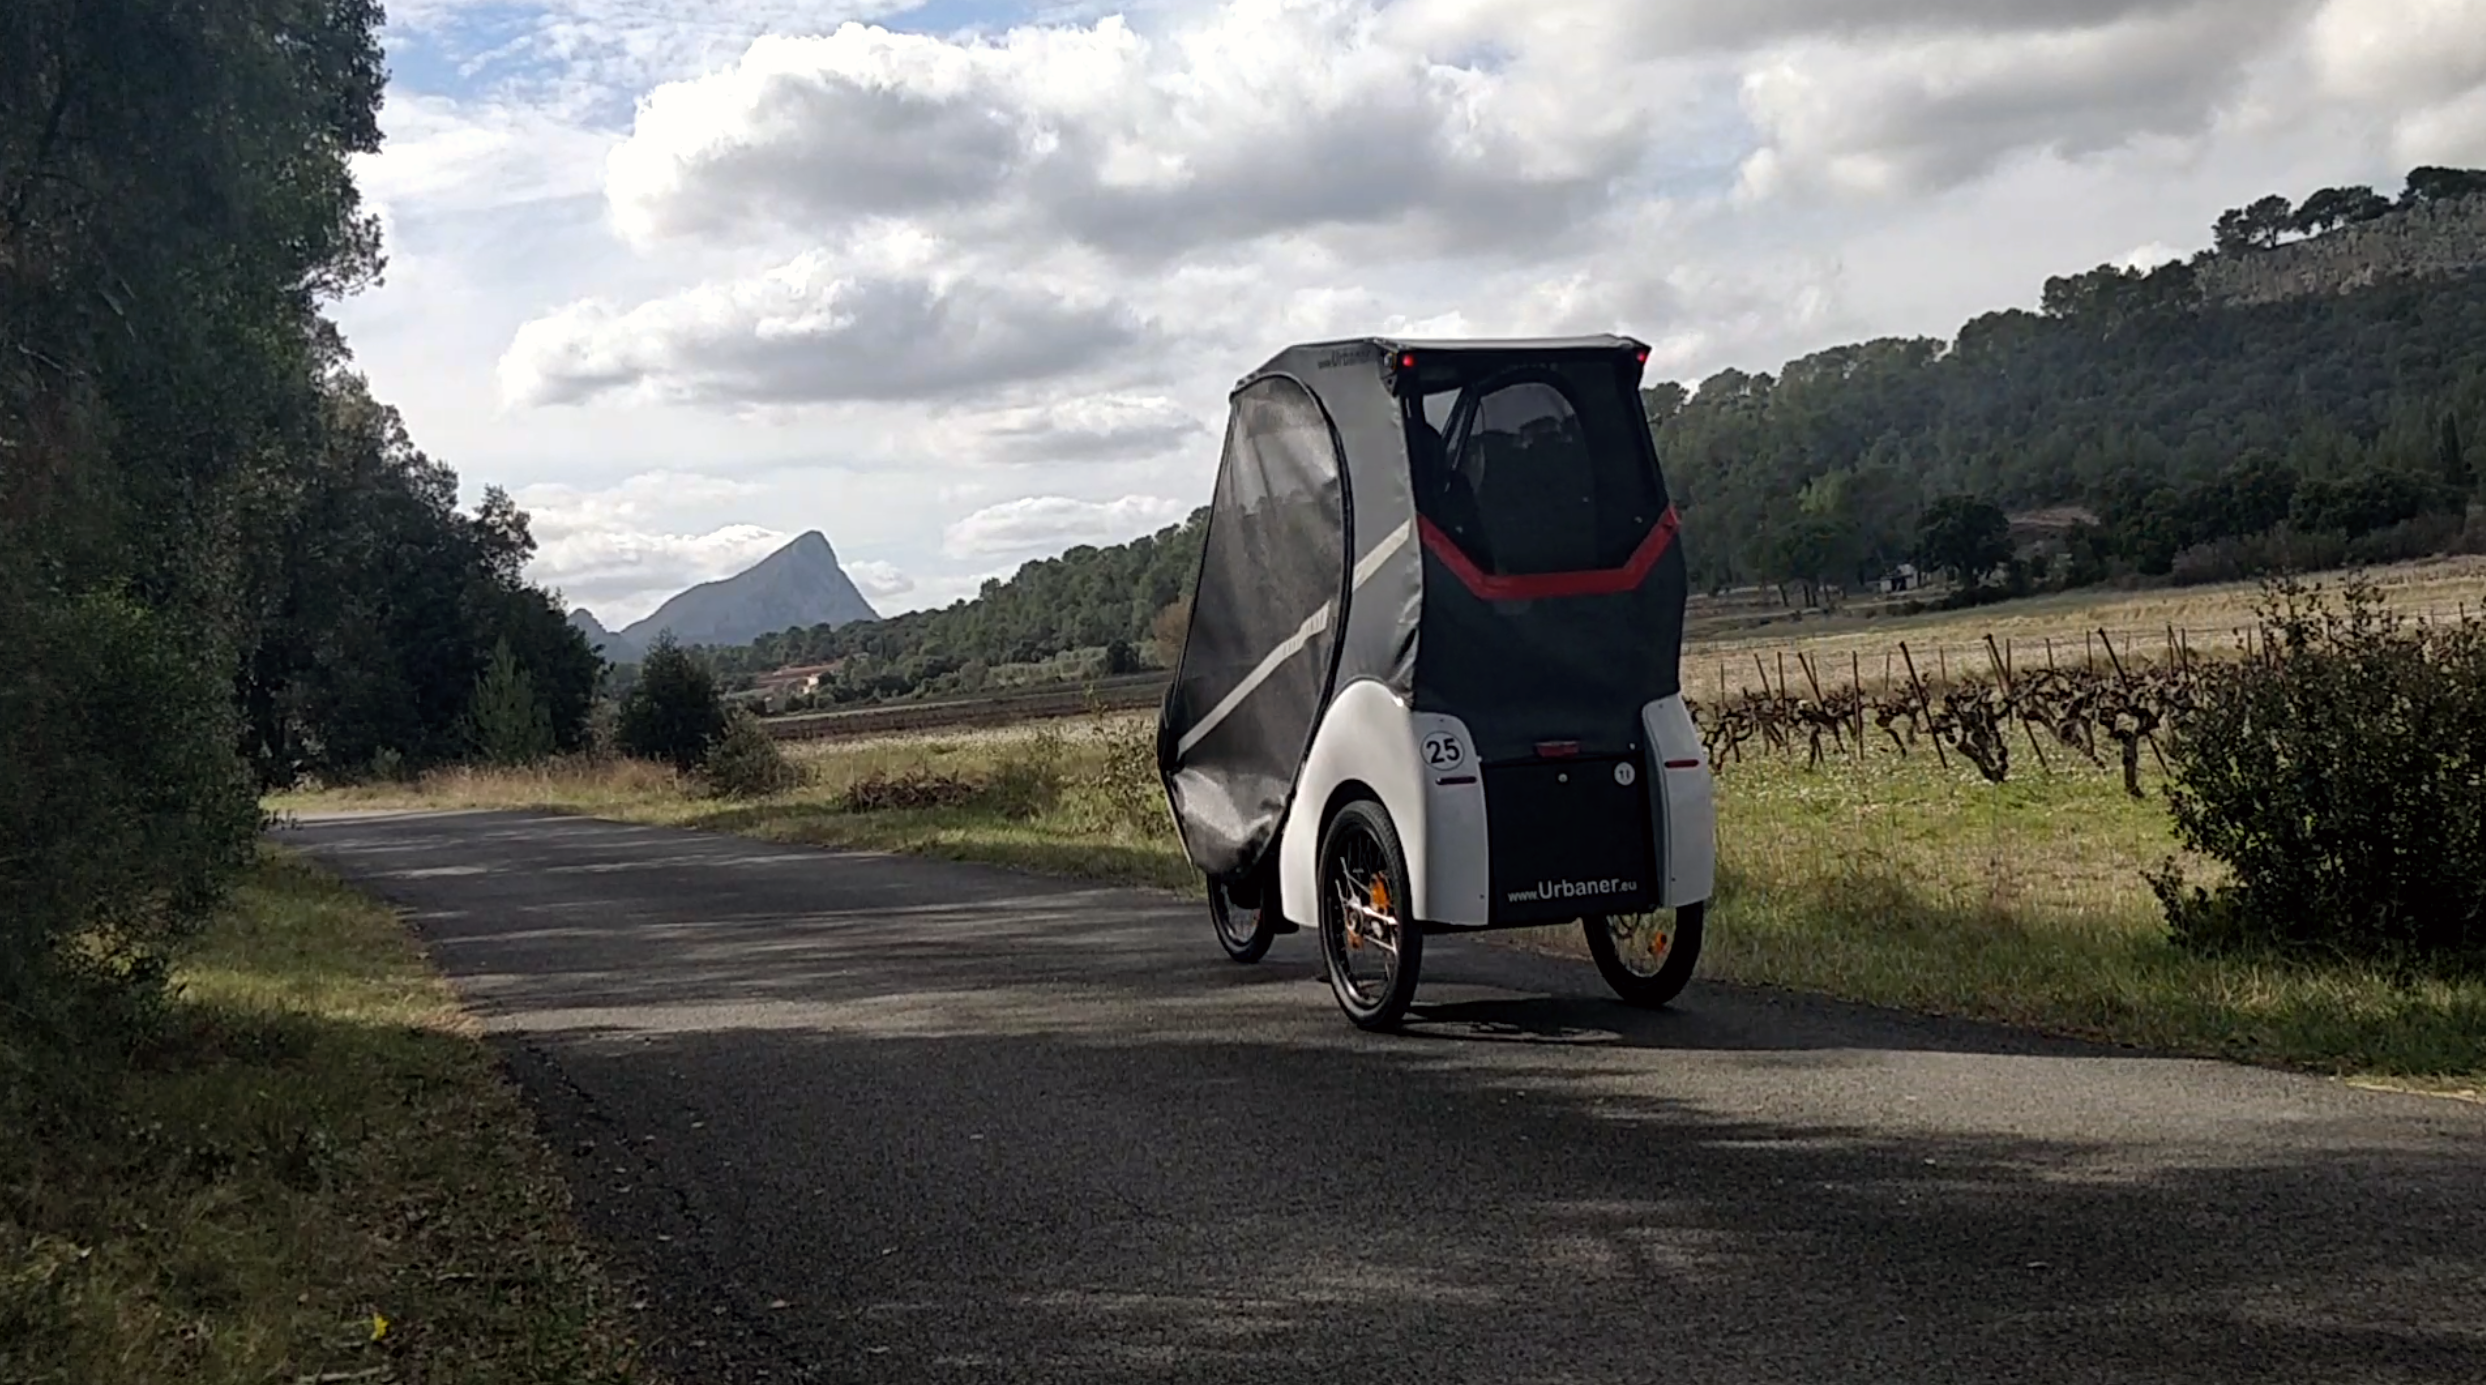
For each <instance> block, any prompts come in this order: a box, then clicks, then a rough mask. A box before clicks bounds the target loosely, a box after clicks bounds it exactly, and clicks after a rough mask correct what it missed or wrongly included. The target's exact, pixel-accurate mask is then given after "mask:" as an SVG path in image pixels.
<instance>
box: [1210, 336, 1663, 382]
mask: <svg viewBox="0 0 2486 1385" xmlns="http://www.w3.org/2000/svg"><path fill="white" fill-rule="evenodd" d="M1647 345H1648V343H1646V342H1643V341H1640V340H1639V339H1637V338H1634V337H1624V336H1616V335H1614V334H1613V333H1610V332H1609V333H1602V334H1599V335H1595V336H1581V337H1395V336H1362V337H1338V338H1335V339H1332V340H1327V341H1304V342H1297V343H1295V344H1294V345H1292V346H1289V347H1287V348H1286V349H1285V350H1283V351H1280V352H1278V353H1277V354H1276V355H1274V356H1271V357H1270V358H1269V359H1268V360H1267V361H1266V362H1264V363H1263V364H1262V365H1261V367H1260V369H1259V370H1256V371H1254V372H1252V374H1253V375H1254V376H1257V375H1261V374H1265V373H1267V372H1269V371H1272V370H1276V369H1278V368H1279V367H1280V366H1281V364H1282V363H1284V362H1285V361H1286V359H1287V358H1288V357H1290V356H1294V355H1297V354H1299V353H1302V352H1307V351H1323V350H1335V349H1336V348H1338V347H1341V346H1369V347H1374V348H1377V349H1378V350H1379V351H1381V352H1382V353H1384V354H1390V353H1396V352H1400V351H1417V352H1432V353H1434V354H1437V355H1438V354H1443V353H1449V354H1454V355H1467V354H1485V353H1495V354H1507V353H1512V352H1520V353H1543V354H1549V355H1550V354H1554V353H1558V352H1566V351H1620V350H1627V349H1632V348H1638V347H1645V346H1647ZM1245 378H1246V379H1249V378H1251V377H1250V376H1247V377H1245Z"/></svg>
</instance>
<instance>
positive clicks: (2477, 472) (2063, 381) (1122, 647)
mask: <svg viewBox="0 0 2486 1385" xmlns="http://www.w3.org/2000/svg"><path fill="white" fill-rule="evenodd" d="M2213 236H2214V238H2215V241H2216V245H2215V247H2214V248H2212V249H2210V250H2206V251H2204V252H2202V253H2201V254H2200V255H2198V256H2195V257H2193V258H2192V259H2191V260H2189V261H2184V262H2179V263H2175V264H2170V265H2166V266H2163V267H2161V268H2159V269H2157V270H2154V271H2150V272H2147V273H2143V272H2138V271H2132V270H2124V269H2118V268H2113V267H2101V268H2099V269H2096V270H2092V271H2089V272H2087V273H2083V274H2074V275H2069V276H2065V277H2060V278H2057V279H2054V280H2051V281H2049V282H2048V283H2047V284H2046V285H2045V286H2044V292H2043V295H2042V297H2041V305H2040V308H2039V310H2038V311H2035V312H2031V311H2027V310H2023V309H2011V310H2005V311H2000V312H1995V313H1990V314H1987V315H1985V316H1983V317H1980V318H1978V319H1976V320H1975V321H1972V322H1970V323H1968V324H1966V325H1965V326H1964V327H1963V328H1962V329H1961V330H1960V332H1959V334H1958V336H1957V337H1956V338H1955V339H1952V340H1947V341H1945V340H1935V339H1906V340H1902V339H1885V340H1880V341H1872V342H1864V343H1859V344H1855V345H1850V346H1842V347H1836V348H1833V349H1830V350H1826V351H1822V352H1817V353H1815V354H1813V355H1810V356H1807V357H1804V358H1802V359H1800V360H1796V361H1792V362H1789V363H1788V364H1787V365H1786V366H1785V367H1784V368H1783V369H1782V370H1781V371H1780V372H1779V373H1778V374H1776V375H1774V376H1773V375H1769V374H1748V373H1745V372H1742V371H1737V370H1726V371H1721V372H1718V373H1717V374H1715V375H1713V376H1711V377H1710V378H1708V379H1707V380H1705V381H1702V382H1701V383H1700V384H1699V386H1698V388H1697V390H1695V389H1693V388H1692V387H1690V386H1687V385H1685V384H1682V383H1676V382H1659V383H1655V384H1652V385H1651V386H1650V387H1649V389H1648V390H1647V392H1646V395H1645V402H1646V405H1647V409H1648V414H1649V419H1650V427H1651V429H1652V431H1653V433H1654V435H1655V437H1656V439H1657V442H1658V447H1659V451H1660V454H1661V456H1662V457H1663V458H1664V460H1665V465H1666V468H1667V473H1668V479H1669V481H1670V483H1671V485H1672V487H1673V489H1674V491H1675V495H1676V499H1677V502H1678V503H1679V504H1680V505H1681V507H1682V509H1683V511H1684V516H1685V524H1686V528H1685V535H1686V538H1685V547H1686V551H1687V553H1688V555H1689V557H1690V559H1691V562H1692V564H1693V570H1694V575H1695V579H1696V580H1697V581H1698V582H1699V583H1700V584H1701V585H1702V586H1703V587H1706V588H1710V589H1722V588H1726V587H1731V586H1742V585H1749V584H1753V583H1774V582H1784V583H1790V584H1803V585H1806V586H1817V585H1819V584H1822V583H1825V582H1826V583H1836V584H1849V585H1852V584H1856V583H1859V582H1868V581H1870V580H1871V579H1872V578H1873V577H1875V576H1877V575H1879V574H1880V573H1882V572H1884V571H1886V570H1888V568H1889V567H1891V566H1892V565H1894V564H1897V563H1900V562H1903V561H1912V560H1918V559H1921V558H1925V557H1927V556H1928V554H1927V551H1926V550H1927V544H1926V542H1925V540H1926V538H1927V535H1926V534H1925V533H1924V532H1923V530H1924V527H1925V522H1926V520H1927V519H1928V517H1929V516H1931V515H1937V514H1953V515H1956V514H1957V513H1958V512H1959V511H1960V509H1961V507H1963V506H1967V507H1971V508H1976V507H1986V506H1990V507H1993V508H1997V509H2001V510H2004V511H2007V512H2010V513H2013V514H2017V515H2020V516H2021V517H2022V522H2021V523H2020V524H2018V525H2016V526H2010V527H2009V529H2008V532H2010V533H2012V534H2016V535H2019V536H2021V537H2026V536H2027V535H2029V534H2031V533H2035V532H2038V531H2044V532H2043V537H2044V545H2043V546H2044V548H2045V549H2047V550H2048V551H2049V552H2050V553H2051V554H2052V557H2051V559H2050V560H2049V561H2047V562H2046V563H2044V564H2041V565H2039V566H2037V567H2035V568H2034V569H2029V570H2023V571H2022V572H2021V573H2020V574H2019V575H2018V581H2019V585H2020V588H2021V589H2023V590H2026V589H2035V588H2039V587H2050V588H2057V589H2059V588H2065V587H2076V586H2082V585H2088V584H2093V583H2096V582H2100V581H2103V580H2107V579H2109V578H2113V577H2116V576H2119V575H2131V574H2138V575H2142V576H2154V577H2166V576H2171V575H2172V576H2176V577H2181V578H2188V579H2203V580H2207V579H2216V578H2224V577H2234V576H2240V575H2247V574H2249V573H2251V572H2254V571H2257V570H2261V569H2264V568H2267V567H2271V566H2274V565H2281V564H2285V565H2294V566H2312V565H2324V564H2330V563H2336V562H2340V561H2343V560H2348V559H2360V560H2376V561H2380V560H2388V559H2392V558H2398V557H2403V556H2412V555H2415V554H2420V553H2428V552H2437V551H2443V550H2446V549H2449V548H2454V547H2460V546H2479V547H2486V525H2478V524H2474V523H2470V522H2469V521H2468V520H2467V518H2466V511H2467V507H2468V505H2469V503H2470V501H2471V499H2472V498H2473V497H2474V496H2475V495H2476V493H2477V490H2478V484H2477V483H2478V480H2479V478H2480V476H2481V474H2486V174H2478V173H2471V172H2467V171H2463V170H2451V169H2420V170H2417V171H2416V172H2415V173H2413V174H2412V175H2411V176H2410V179H2409V187H2408V190H2407V191H2406V192H2405V193H2404V194H2403V195H2402V196H2401V197H2400V198H2399V199H2398V200H2397V201H2393V200H2392V199H2389V198H2385V197H2383V196H2382V195H2381V194H2379V193H2376V192H2374V191H2372V190H2371V189H2356V188H2332V189H2325V190H2323V191H2320V192H2317V193H2315V194H2313V195H2311V196H2308V197H2306V198H2305V199H2304V200H2303V201H2302V202H2301V203H2300V202H2296V201H2293V200H2291V199H2288V198H2285V197H2271V198H2265V199H2263V200H2261V201H2259V202H2257V203H2255V204H2253V205H2252V206H2250V207H2246V208H2239V209H2236V210H2233V211H2230V212H2228V213H2226V214H2225V215H2224V216H2221V217H2219V218H2217V222H2216V225H2215V227H2214V228H2213ZM1787 497H1794V500H1793V502H1792V503H1790V501H1789V500H1788V499H1787ZM1202 519H1203V516H1201V515H1195V516H1194V517H1193V518H1192V520H1191V522H1189V523H1188V524H1185V525H1183V526H1180V527H1178V528H1174V529H1168V530H1166V531H1165V532H1163V533H1161V534H1157V535H1154V536H1151V537H1149V538H1144V539H1140V540H1138V541H1136V542H1134V543H1131V544H1125V545H1119V546H1115V547H1111V548H1080V549H1074V550H1072V551H1070V552H1068V553H1065V554H1063V555H1062V556H1061V557H1059V558H1055V559H1048V560H1046V561H1044V562H1038V563H1030V564H1028V565H1027V566H1026V567H1025V568H1022V569H1021V570H1020V572H1019V573H1018V574H1017V575H1016V576H1015V577H1014V578H1012V579H1011V580H1010V581H1008V582H999V583H988V584H987V585H986V587H985V590H984V592H983V593H982V594H981V595H980V596H979V597H978V598H977V599H976V600H974V601H968V602H961V603H959V604H957V605H955V606H952V607H950V608H948V609H946V610H941V611H929V612H915V613H910V614H908V615H904V616H900V617H898V618H896V619H894V620H889V621H884V622H879V623H877V624H874V625H871V626H869V627H852V628H849V629H845V630H817V629H815V630H806V631H802V632H798V633H795V634H793V635H791V636H777V637H772V638H770V639H766V640H763V641H761V642H760V643H759V644H758V645H757V646H756V647H753V648H744V649H733V650H722V651H716V652H715V653H716V658H717V660H718V662H719V664H720V667H721V670H722V671H723V672H725V673H727V674H729V675H737V674H739V675H748V674H753V673H758V672H761V671H764V670H767V669H770V668H775V667H780V666H783V665H788V664H828V663H834V664H837V665H838V667H837V669H836V671H835V672H834V673H833V674H832V675H831V676H830V677H829V678H828V679H826V680H825V681H824V683H823V693H822V695H823V698H824V699H825V700H827V701H831V702H853V701H861V700H867V699H872V698H887V697H900V696H906V695H910V694H914V693H919V692H939V693H944V694H948V693H962V692H974V691H978V690H980V689H983V688H985V687H988V686H990V685H992V683H993V682H994V681H996V680H997V679H999V678H1000V676H1001V673H1002V671H1004V670H1011V669H1014V668H1015V669H1016V671H1017V672H1018V673H1019V674H1021V675H1023V676H1035V675H1037V674H1040V673H1042V672H1045V671H1048V670H1057V669H1058V670H1061V671H1069V669H1070V666H1071V665H1072V664H1073V663H1075V662H1076V663H1077V666H1078V668H1079V669H1081V670H1088V669H1094V670H1097V671H1101V670H1102V669H1103V668H1105V667H1109V666H1126V665H1128V664H1130V663H1133V662H1135V661H1136V660H1138V659H1139V658H1141V657H1143V656H1145V655H1147V654H1148V652H1149V651H1150V650H1151V648H1152V639H1151V636H1152V629H1153V627H1155V626H1156V624H1157V622H1159V621H1160V619H1163V618H1164V617H1163V616H1162V614H1161V613H1163V612H1164V611H1166V609H1167V608H1168V607H1170V606H1171V605H1172V604H1173V603H1174V602H1176V601H1177V600H1178V599H1179V598H1180V597H1181V596H1182V595H1183V593H1184V591H1185V589H1186V588H1187V586H1188V584H1189V583H1190V581H1191V579H1192V573H1193V569H1194V567H1195V566H1196V564H1197V562H1198V555H1199V537H1200V526H1201V523H1202ZM1996 523H1997V525H1998V526H2000V525H2002V520H2001V518H2000V517H1999V516H1998V517H1997V520H1996ZM1109 649H1110V650H1111V653H1110V654H1108V653H1107V652H1106V651H1108V650H1109ZM1081 651H1087V654H1086V655H1084V656H1083V655H1081V653H1080V652H1081ZM1081 659H1084V662H1079V660H1081ZM1048 661H1050V662H1048ZM1032 665H1041V666H1044V667H1043V668H1038V669H1030V668H1029V667H1028V666H1032Z"/></svg>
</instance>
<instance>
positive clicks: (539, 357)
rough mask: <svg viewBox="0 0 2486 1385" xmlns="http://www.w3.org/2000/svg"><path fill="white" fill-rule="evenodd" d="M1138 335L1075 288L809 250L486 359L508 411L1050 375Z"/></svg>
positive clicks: (534, 337) (589, 308)
mask: <svg viewBox="0 0 2486 1385" xmlns="http://www.w3.org/2000/svg"><path fill="white" fill-rule="evenodd" d="M1141 332H1142V328H1141V327H1140V325H1139V324H1138V323H1137V322H1136V321H1135V320H1134V319H1133V318H1132V317H1131V316H1130V315H1129V313H1128V312H1127V311H1125V310H1123V309H1121V308H1119V307H1118V306H1117V305H1115V304H1113V303H1111V302H1110V301H1107V300H1103V299H1101V298H1100V297H1098V296H1096V295H1092V294H1080V293H1078V292H1077V291H1076V290H1075V289H1053V288H1048V287H1045V286H1042V285H1037V284H1033V283H1029V282H1026V281H1023V280H1019V281H1009V282H1001V281H985V280H976V279H968V278H956V277H944V276H936V275H933V274H929V273H922V272H907V271H904V270H900V271H897V272H882V271H876V270H871V269H866V270H862V271H859V272H858V271H852V270H848V269H847V268H845V267H843V266H841V265H839V264H837V263H835V262H834V261H832V260H831V259H830V258H829V257H828V256H826V255H822V254H817V253H810V254H805V255H803V256H800V257H798V258H797V259H795V260H793V261H792V262H790V263H788V264H785V265H783V266H780V267H779V268H777V269H774V270H771V271H769V272H767V273H765V274H762V275H759V276H756V277H754V278H749V279H742V280H737V281H732V282H726V283H712V284H704V285H701V286H699V287H696V288H692V289H688V290H685V291H683V292H681V293H678V294H675V295H673V296H671V297H668V298H660V299H656V300H653V301H651V302H647V303H642V304H640V305H639V306H637V307H635V308H629V309H622V308H618V307H616V306H614V305H613V304H610V303H608V302H605V301H603V300H600V299H586V300H582V301H580V302H576V303H571V304H569V305H567V306H565V307H562V308H560V309H558V310H556V311H554V312H552V313H550V314H547V315H546V316H543V317H539V318H537V319H535V320H534V321H532V322H529V323H527V324H526V325H525V326H523V327H521V328H519V329H518V333H517V336H516V338H515V339H514V340H513V341H511V343H510V346H509V350H508V351H507V352H506V353H505V354H504V355H503V356H502V358H501V365H500V379H501V393H502V397H503V399H504V400H505V401H507V402H510V403H513V404H518V405H543V404H578V403H583V402H586V401H589V400H593V399H596V398H599V397H602V396H606V395H625V396H636V397H639V398H643V399H656V400H664V401H683V402H692V403H755V404H790V403H791V404H799V403H814V402H823V401H838V400H858V399H913V398H920V397H924V396H932V395H946V394H956V393H960V392H963V391H968V390H979V389H988V388H991V387H992V386H993V385H994V384H995V383H996V382H1009V381H1023V380H1037V379H1044V378H1046V377H1049V376H1053V375H1057V374H1062V373H1065V372H1067V371H1071V370H1075V369H1077V368H1078V367H1079V366H1081V365H1083V364H1086V363H1087V362H1089V361H1091V360H1093V359H1095V358H1096V357H1097V356H1099V355H1101V354H1102V353H1104V352H1107V351H1110V350H1113V349H1114V348H1117V347H1120V346H1124V345H1127V344H1129V343H1131V342H1132V341H1134V340H1136V339H1137V338H1138V337H1139V336H1140V335H1141Z"/></svg>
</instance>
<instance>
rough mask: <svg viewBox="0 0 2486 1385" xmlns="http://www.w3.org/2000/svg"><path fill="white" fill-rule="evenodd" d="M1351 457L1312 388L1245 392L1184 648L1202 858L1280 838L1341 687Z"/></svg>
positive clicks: (1190, 769)
mask: <svg viewBox="0 0 2486 1385" xmlns="http://www.w3.org/2000/svg"><path fill="white" fill-rule="evenodd" d="M1346 545H1347V538H1346V528H1345V511H1344V505H1343V501H1342V496H1341V491H1340V486H1339V480H1338V453H1337V447H1336V445H1335V443H1334V442H1333V440H1332V438H1331V435H1330V430H1329V423H1328V420H1327V419H1326V418H1325V417H1324V416H1323V414H1322V412H1321V409H1320V406H1319V404H1318V403H1317V402H1316V401H1315V400H1314V399H1313V397H1312V394H1311V392H1310V391H1308V390H1306V389H1305V388H1304V387H1303V386H1302V385H1300V384H1298V383H1296V382H1295V381H1292V380H1288V379H1282V378H1272V379H1268V380H1263V381H1260V382H1258V383H1256V384H1254V385H1252V386H1251V387H1250V388H1248V389H1246V390H1244V391H1243V392H1242V393H1241V394H1239V395H1237V396H1236V398H1235V402H1234V410H1233V414H1232V417H1231V418H1230V420H1229V422H1228V426H1227V433H1226V454H1225V459H1224V463H1223V465H1222V466H1221V467H1220V468H1219V470H1218V478H1217V494H1216V497H1215V499H1214V501H1213V502H1212V508H1211V511H1210V515H1209V529H1208V536H1207V540H1206V542H1205V543H1204V545H1203V546H1202V553H1201V560H1200V584H1199V589H1198V591H1197V593H1196V594H1195V595H1194V596H1193V598H1192V615H1191V633H1190V637H1189V639H1188V641H1187V642H1186V644H1185V646H1184V649H1183V661H1182V670H1181V672H1180V673H1179V674H1178V675H1177V685H1176V690H1175V694H1174V705H1175V706H1176V707H1177V708H1178V709H1179V711H1178V717H1177V722H1176V725H1175V726H1174V728H1173V731H1174V734H1175V736H1176V738H1177V741H1178V743H1179V742H1189V744H1188V745H1187V746H1183V747H1182V748H1179V749H1177V750H1176V752H1175V760H1176V769H1175V772H1174V774H1173V776H1172V781H1171V783H1170V784H1169V785H1168V787H1169V789H1170V791H1171V793H1172V796H1173V800H1174V807H1175V812H1176V813H1177V814H1178V815H1179V816H1180V817H1181V819H1182V823H1183V836H1184V841H1185V843H1186V845H1187V846H1188V847H1189V849H1190V852H1191V856H1192V862H1193V864H1194V865H1197V866H1198V867H1200V869H1202V870H1204V871H1206V872H1208V873H1209V874H1211V875H1225V874H1230V873H1233V872H1237V871H1241V870H1244V869H1248V868H1249V867H1251V866H1252V865H1253V864H1254V863H1255V862H1256V861H1257V860H1258V858H1259V856H1260V853H1261V852H1262V851H1263V850H1265V849H1266V848H1267V846H1268V845H1269V843H1270V841H1271V840H1272V839H1274V837H1275V836H1276V833H1277V828H1278V825H1279V820H1280V819H1281V818H1282V817H1283V816H1284V814H1285V811H1286V807H1287V804H1288V801H1289V799H1290V797H1291V796H1292V793H1293V791H1294V785H1295V774H1296V771H1297V769H1299V768H1300V765H1301V761H1302V758H1303V754H1304V752H1305V750H1306V749H1308V748H1309V746H1310V744H1311V738H1312V730H1313V727H1314V725H1315V723H1316V722H1317V721H1318V719H1319V717H1320V712H1321V699H1322V696H1323V694H1324V693H1325V692H1326V691H1327V687H1328V682H1329V671H1330V665H1331V662H1332V656H1333V651H1334V650H1335V648H1336V643H1337V627H1338V615H1339V611H1338V609H1337V602H1338V594H1339V589H1340V587H1341V586H1342V585H1343V583H1344V580H1345V571H1346Z"/></svg>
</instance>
